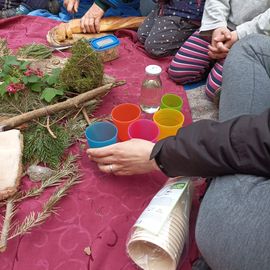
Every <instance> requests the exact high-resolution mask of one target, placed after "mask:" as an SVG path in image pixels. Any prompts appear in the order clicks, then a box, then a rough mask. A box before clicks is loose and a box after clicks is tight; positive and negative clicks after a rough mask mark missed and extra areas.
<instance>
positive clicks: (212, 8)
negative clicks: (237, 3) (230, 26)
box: [200, 0, 231, 34]
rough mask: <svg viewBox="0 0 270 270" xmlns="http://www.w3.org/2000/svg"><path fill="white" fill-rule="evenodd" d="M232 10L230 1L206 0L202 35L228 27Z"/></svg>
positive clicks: (201, 29)
mask: <svg viewBox="0 0 270 270" xmlns="http://www.w3.org/2000/svg"><path fill="white" fill-rule="evenodd" d="M230 9H231V7H230V0H206V2H205V6H204V12H203V17H202V23H201V28H200V33H201V34H204V32H205V33H207V32H208V31H210V30H214V29H216V28H219V27H226V26H227V20H228V17H229V14H230Z"/></svg>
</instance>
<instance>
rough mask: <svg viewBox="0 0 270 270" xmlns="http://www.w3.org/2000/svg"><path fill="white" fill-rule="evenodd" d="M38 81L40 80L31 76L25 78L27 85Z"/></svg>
mask: <svg viewBox="0 0 270 270" xmlns="http://www.w3.org/2000/svg"><path fill="white" fill-rule="evenodd" d="M39 80H40V78H39V77H38V76H36V75H31V76H28V77H27V82H28V83H36V82H38V81H39Z"/></svg>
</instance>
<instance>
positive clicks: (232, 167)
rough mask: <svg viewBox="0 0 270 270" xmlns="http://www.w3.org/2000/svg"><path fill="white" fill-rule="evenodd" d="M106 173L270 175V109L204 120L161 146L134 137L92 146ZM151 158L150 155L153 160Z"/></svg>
mask: <svg viewBox="0 0 270 270" xmlns="http://www.w3.org/2000/svg"><path fill="white" fill-rule="evenodd" d="M87 154H88V156H89V158H90V160H93V161H95V162H97V163H98V166H99V168H100V170H101V171H103V172H105V173H110V166H109V165H110V164H113V172H114V173H115V174H116V175H132V174H139V173H146V172H150V171H152V170H157V164H158V166H159V168H160V169H161V170H162V171H163V172H164V173H165V174H166V175H168V176H171V177H174V176H179V175H182V176H219V175H225V174H236V173H242V174H254V175H261V176H270V109H269V110H267V111H266V112H264V113H262V114H261V115H258V116H254V115H253V116H252V115H245V116H240V117H237V118H234V119H232V120H228V121H226V122H216V121H213V120H201V121H198V122H196V123H193V124H191V125H189V126H187V127H184V128H181V129H180V130H179V131H178V133H177V135H176V136H172V137H168V138H165V139H163V140H161V141H159V142H158V143H156V144H155V145H154V144H153V143H151V142H148V141H144V140H138V139H133V140H131V141H126V142H122V143H117V144H114V145H111V146H107V147H103V148H96V149H88V150H87ZM149 157H150V158H149Z"/></svg>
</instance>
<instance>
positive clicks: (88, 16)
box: [81, 3, 104, 33]
mask: <svg viewBox="0 0 270 270" xmlns="http://www.w3.org/2000/svg"><path fill="white" fill-rule="evenodd" d="M103 15H104V10H103V9H102V8H100V7H99V6H98V5H97V4H95V3H94V4H93V5H92V6H91V7H90V8H89V10H88V11H87V12H86V13H85V14H84V16H83V17H82V18H81V28H82V30H83V32H84V33H86V32H89V33H99V31H100V19H101V18H102V17H103Z"/></svg>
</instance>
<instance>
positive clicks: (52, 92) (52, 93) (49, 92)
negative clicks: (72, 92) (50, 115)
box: [41, 87, 64, 103]
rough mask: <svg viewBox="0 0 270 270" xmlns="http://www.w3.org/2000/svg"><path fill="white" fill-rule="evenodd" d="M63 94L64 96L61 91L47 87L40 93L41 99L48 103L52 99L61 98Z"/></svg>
mask: <svg viewBox="0 0 270 270" xmlns="http://www.w3.org/2000/svg"><path fill="white" fill-rule="evenodd" d="M63 94H64V92H63V90H62V89H55V88H50V87H47V88H45V89H44V91H43V92H42V95H41V99H44V100H46V101H47V102H48V103H50V102H51V101H52V100H53V98H54V97H56V96H62V95H63Z"/></svg>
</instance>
